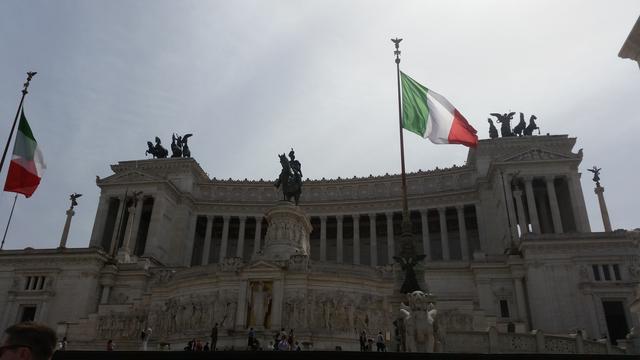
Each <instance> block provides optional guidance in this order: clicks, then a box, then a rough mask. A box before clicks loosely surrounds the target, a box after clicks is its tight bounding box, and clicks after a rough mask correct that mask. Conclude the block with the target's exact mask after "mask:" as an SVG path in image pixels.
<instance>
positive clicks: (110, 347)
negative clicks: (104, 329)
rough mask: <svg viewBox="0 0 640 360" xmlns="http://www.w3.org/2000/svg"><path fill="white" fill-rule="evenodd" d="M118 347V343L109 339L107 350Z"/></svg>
mask: <svg viewBox="0 0 640 360" xmlns="http://www.w3.org/2000/svg"><path fill="white" fill-rule="evenodd" d="M115 349H116V344H114V343H113V340H111V339H109V341H107V351H114V350H115Z"/></svg>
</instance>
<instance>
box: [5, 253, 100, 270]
mask: <svg viewBox="0 0 640 360" xmlns="http://www.w3.org/2000/svg"><path fill="white" fill-rule="evenodd" d="M108 259H109V257H108V255H107V254H106V253H105V252H104V251H102V250H101V249H97V248H67V249H37V250H36V249H24V250H2V251H0V269H1V268H3V267H5V266H23V265H25V264H28V265H29V266H32V267H33V268H32V269H33V271H34V272H38V271H40V269H49V268H52V267H59V266H61V265H63V264H65V265H70V264H75V265H80V264H83V265H86V264H87V263H93V264H94V265H96V266H101V264H103V263H105V262H107V261H108Z"/></svg>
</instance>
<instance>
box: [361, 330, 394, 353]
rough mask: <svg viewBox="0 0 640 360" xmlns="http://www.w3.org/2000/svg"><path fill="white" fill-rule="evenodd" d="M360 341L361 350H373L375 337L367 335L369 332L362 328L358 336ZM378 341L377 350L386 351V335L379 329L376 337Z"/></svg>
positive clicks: (376, 341)
mask: <svg viewBox="0 0 640 360" xmlns="http://www.w3.org/2000/svg"><path fill="white" fill-rule="evenodd" d="M358 341H359V342H360V351H364V352H366V351H373V343H374V339H373V338H372V337H369V336H367V332H366V331H365V330H362V332H361V333H360V336H358ZM375 343H376V351H377V352H386V351H387V345H386V343H385V340H384V335H382V331H379V332H378V334H377V335H376V337H375Z"/></svg>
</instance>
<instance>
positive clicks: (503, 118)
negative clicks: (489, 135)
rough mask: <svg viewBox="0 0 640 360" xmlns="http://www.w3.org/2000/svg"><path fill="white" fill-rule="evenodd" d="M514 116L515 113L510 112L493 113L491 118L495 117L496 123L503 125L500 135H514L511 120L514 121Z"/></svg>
mask: <svg viewBox="0 0 640 360" xmlns="http://www.w3.org/2000/svg"><path fill="white" fill-rule="evenodd" d="M513 115H515V112H510V113H508V114H507V113H504V114H500V113H491V116H495V117H496V118H497V120H496V122H498V123H500V124H501V125H500V133H501V134H502V137H508V136H513V133H512V132H511V120H512V119H513Z"/></svg>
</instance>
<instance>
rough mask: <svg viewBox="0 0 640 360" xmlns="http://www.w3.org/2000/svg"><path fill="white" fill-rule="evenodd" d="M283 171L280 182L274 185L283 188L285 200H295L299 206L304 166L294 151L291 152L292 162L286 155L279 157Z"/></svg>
mask: <svg viewBox="0 0 640 360" xmlns="http://www.w3.org/2000/svg"><path fill="white" fill-rule="evenodd" d="M278 157H279V158H280V165H282V171H281V172H280V176H279V177H278V180H276V182H275V183H274V186H275V187H276V188H280V187H281V186H282V195H283V199H284V200H287V201H291V198H294V200H295V204H296V205H298V201H299V200H300V194H301V193H302V165H301V164H300V161H298V160H296V157H295V152H294V151H293V149H291V151H290V152H289V157H290V158H291V160H288V159H287V156H286V155H285V154H282V155H278Z"/></svg>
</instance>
